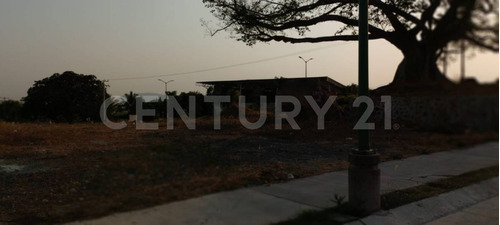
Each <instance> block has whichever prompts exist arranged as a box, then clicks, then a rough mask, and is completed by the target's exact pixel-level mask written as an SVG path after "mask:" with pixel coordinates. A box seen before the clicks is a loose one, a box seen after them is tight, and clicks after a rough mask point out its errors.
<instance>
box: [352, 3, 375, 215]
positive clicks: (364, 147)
mask: <svg viewBox="0 0 500 225" xmlns="http://www.w3.org/2000/svg"><path fill="white" fill-rule="evenodd" d="M368 1H369V0H358V4H359V10H358V12H359V17H358V18H359V26H358V27H359V49H358V50H359V54H358V60H359V62H358V73H359V74H358V79H359V86H358V96H365V97H367V96H368V95H369V93H368ZM361 106H363V107H359V116H361V115H362V113H364V112H365V111H366V109H367V107H368V106H367V104H365V105H361ZM358 132H359V134H358V135H359V138H358V144H359V146H358V149H357V150H356V151H352V152H351V153H350V154H349V162H350V165H349V170H348V177H349V178H348V179H349V204H351V206H352V207H354V208H355V209H356V210H357V211H358V212H360V213H362V214H368V213H371V212H374V211H377V210H379V209H380V169H379V168H378V163H379V160H380V156H379V154H378V153H376V152H375V151H373V150H371V149H370V139H369V131H368V129H367V128H363V129H360V130H359V131H358Z"/></svg>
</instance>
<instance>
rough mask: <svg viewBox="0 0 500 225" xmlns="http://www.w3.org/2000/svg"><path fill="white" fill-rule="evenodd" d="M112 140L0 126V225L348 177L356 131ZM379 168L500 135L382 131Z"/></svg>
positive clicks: (203, 129) (98, 134) (376, 142)
mask: <svg viewBox="0 0 500 225" xmlns="http://www.w3.org/2000/svg"><path fill="white" fill-rule="evenodd" d="M179 125H180V123H176V126H177V127H178V128H176V129H175V130H169V131H167V130H166V127H165V125H164V124H161V126H160V129H159V130H155V131H140V130H136V129H135V127H134V125H133V124H129V126H128V127H127V128H126V129H123V130H111V129H109V128H107V127H105V126H104V125H102V124H100V123H96V124H90V123H86V124H48V123H44V124H41V123H40V124H37V123H0V223H7V224H53V223H63V222H68V221H74V220H81V219H89V218H95V217H100V216H105V215H109V214H111V213H114V212H120V211H127V210H134V209H140V208H145V207H149V206H153V205H157V204H161V203H166V202H171V201H176V200H182V199H187V198H191V197H196V196H200V195H204V194H208V193H213V192H217V191H223V190H231V189H236V188H241V187H247V186H253V185H262V184H267V183H276V182H284V181H287V180H290V179H296V178H301V177H307V176H311V175H316V174H321V173H325V172H329V171H335V170H340V169H345V168H346V167H347V166H348V162H347V161H346V159H347V155H348V153H349V151H351V150H352V149H355V148H356V143H357V140H356V136H357V135H356V132H355V131H353V130H352V128H351V127H352V126H351V125H346V124H337V123H335V122H327V124H326V129H325V130H324V131H321V130H317V129H315V127H314V126H315V124H314V123H306V124H301V127H303V129H302V130H299V131H296V130H290V129H284V130H280V131H276V130H274V127H273V125H272V124H267V125H266V126H265V127H264V128H263V129H260V130H255V131H250V130H246V129H243V128H242V127H241V126H238V122H237V121H235V120H231V119H228V120H225V121H223V124H222V127H223V129H222V130H220V131H213V130H212V128H211V127H212V123H211V121H209V120H208V121H202V122H200V123H199V124H197V127H198V129H197V130H195V131H190V130H187V129H186V128H184V127H182V126H179ZM371 139H372V147H373V148H374V149H375V150H377V151H378V152H380V153H381V156H382V159H383V160H394V159H401V158H406V157H410V156H414V155H419V154H429V153H432V152H437V151H444V150H450V149H456V148H462V147H466V146H470V145H474V144H479V143H483V142H486V141H494V140H496V141H498V133H497V132H482V133H470V132H467V133H454V134H449V133H448V134H445V133H429V132H419V131H415V130H409V129H406V128H404V127H402V128H400V129H398V130H391V131H386V130H376V131H374V132H372V134H371Z"/></svg>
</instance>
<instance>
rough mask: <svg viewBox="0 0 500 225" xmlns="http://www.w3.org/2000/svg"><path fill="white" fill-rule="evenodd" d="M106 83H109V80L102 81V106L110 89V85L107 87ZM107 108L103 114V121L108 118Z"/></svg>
mask: <svg viewBox="0 0 500 225" xmlns="http://www.w3.org/2000/svg"><path fill="white" fill-rule="evenodd" d="M106 82H109V80H102V104H104V102H105V101H106V87H109V85H107V84H106ZM106 108H107V107H104V110H103V112H102V117H101V118H103V120H105V119H106V118H107V116H106V114H107V113H106Z"/></svg>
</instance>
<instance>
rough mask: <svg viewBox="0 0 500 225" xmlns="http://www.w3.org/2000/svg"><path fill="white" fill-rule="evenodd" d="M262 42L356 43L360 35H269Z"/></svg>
mask: <svg viewBox="0 0 500 225" xmlns="http://www.w3.org/2000/svg"><path fill="white" fill-rule="evenodd" d="M381 38H382V37H381V36H379V35H370V36H369V39H371V40H375V39H381ZM257 39H259V40H260V41H266V42H267V41H282V42H285V43H292V44H295V43H318V42H325V41H356V40H358V35H336V36H325V37H315V38H310V37H307V38H292V37H286V36H281V35H267V37H258V38H257Z"/></svg>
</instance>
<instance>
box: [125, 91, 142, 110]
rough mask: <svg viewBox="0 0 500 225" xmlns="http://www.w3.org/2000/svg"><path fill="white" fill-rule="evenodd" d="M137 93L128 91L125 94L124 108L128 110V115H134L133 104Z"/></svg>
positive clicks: (134, 107)
mask: <svg viewBox="0 0 500 225" xmlns="http://www.w3.org/2000/svg"><path fill="white" fill-rule="evenodd" d="M137 96H139V95H138V94H136V93H134V92H132V91H130V93H128V94H125V100H126V101H125V103H124V105H125V109H126V110H127V111H128V113H129V115H135V114H136V106H135V101H136V98H137Z"/></svg>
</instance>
